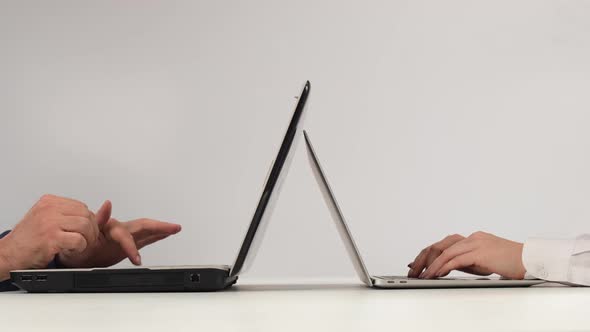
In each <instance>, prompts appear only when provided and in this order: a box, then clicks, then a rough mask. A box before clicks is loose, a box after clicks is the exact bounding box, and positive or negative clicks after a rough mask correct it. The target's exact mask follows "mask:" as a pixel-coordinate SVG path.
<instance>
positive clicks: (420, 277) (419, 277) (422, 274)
mask: <svg viewBox="0 0 590 332" xmlns="http://www.w3.org/2000/svg"><path fill="white" fill-rule="evenodd" d="M424 272H426V271H424ZM424 272H422V273H420V275H419V276H418V279H422V277H424Z"/></svg>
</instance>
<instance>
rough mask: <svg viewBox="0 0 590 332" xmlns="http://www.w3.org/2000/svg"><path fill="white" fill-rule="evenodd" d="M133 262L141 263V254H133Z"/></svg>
mask: <svg viewBox="0 0 590 332" xmlns="http://www.w3.org/2000/svg"><path fill="white" fill-rule="evenodd" d="M135 264H137V265H141V255H139V254H137V256H135Z"/></svg>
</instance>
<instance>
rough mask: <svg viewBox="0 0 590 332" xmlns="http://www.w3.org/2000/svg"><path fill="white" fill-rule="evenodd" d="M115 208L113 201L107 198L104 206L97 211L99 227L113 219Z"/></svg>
mask: <svg viewBox="0 0 590 332" xmlns="http://www.w3.org/2000/svg"><path fill="white" fill-rule="evenodd" d="M112 210H113V204H111V201H109V200H106V201H105V202H104V203H102V206H101V207H100V209H98V211H97V212H96V216H95V218H96V223H97V224H98V228H100V229H102V227H103V226H104V225H106V223H107V222H108V221H109V219H111V212H112Z"/></svg>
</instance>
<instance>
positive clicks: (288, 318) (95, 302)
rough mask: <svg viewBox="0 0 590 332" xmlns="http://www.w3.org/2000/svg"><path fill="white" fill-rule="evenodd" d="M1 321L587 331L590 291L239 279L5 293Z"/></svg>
mask: <svg viewBox="0 0 590 332" xmlns="http://www.w3.org/2000/svg"><path fill="white" fill-rule="evenodd" d="M0 315H1V316H0V331H35V330H38V331H40V330H42V331H46V332H48V331H59V332H68V331H76V332H78V331H101V332H105V331H109V332H110V331H159V332H161V331H170V332H172V331H191V332H196V331H198V332H201V331H215V332H218V331H298V332H301V331H309V330H318V331H394V330H395V331H470V332H473V331H565V330H567V331H589V330H590V288H580V287H575V288H574V287H546V286H544V287H539V286H535V287H530V288H505V289H437V290H376V289H370V288H366V287H364V286H361V285H360V284H359V283H358V282H355V281H352V280H351V281H346V282H343V281H342V280H339V281H338V282H336V283H334V282H332V283H328V281H327V280H326V281H325V282H318V281H315V282H313V283H310V282H308V283H303V284H302V283H300V284H298V285H294V284H286V283H282V284H278V283H269V282H266V283H260V282H255V281H241V282H239V284H238V286H236V287H233V288H232V289H230V290H227V291H223V292H216V293H155V294H154V293H152V294H150V293H139V294H26V293H20V292H7V293H0Z"/></svg>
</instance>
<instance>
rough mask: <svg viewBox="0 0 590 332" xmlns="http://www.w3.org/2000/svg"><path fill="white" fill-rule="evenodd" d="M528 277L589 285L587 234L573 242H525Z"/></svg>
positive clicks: (589, 257)
mask: <svg viewBox="0 0 590 332" xmlns="http://www.w3.org/2000/svg"><path fill="white" fill-rule="evenodd" d="M522 261H523V264H524V267H525V269H526V271H527V276H533V277H535V278H539V279H544V280H548V281H555V282H565V283H572V284H578V285H586V286H590V234H584V235H581V236H578V237H577V238H575V239H568V240H558V239H542V238H530V239H528V240H527V241H526V242H525V244H524V248H523V251H522Z"/></svg>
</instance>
